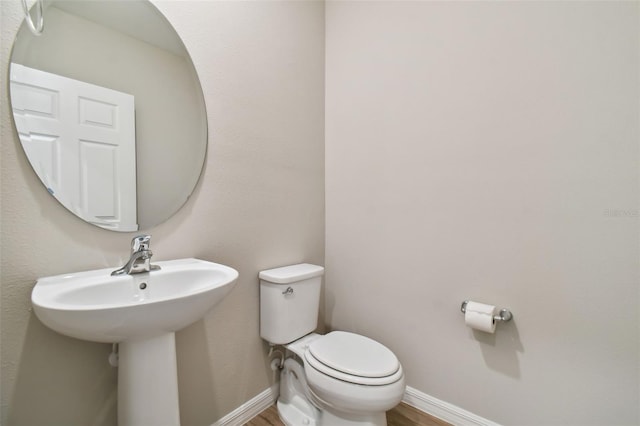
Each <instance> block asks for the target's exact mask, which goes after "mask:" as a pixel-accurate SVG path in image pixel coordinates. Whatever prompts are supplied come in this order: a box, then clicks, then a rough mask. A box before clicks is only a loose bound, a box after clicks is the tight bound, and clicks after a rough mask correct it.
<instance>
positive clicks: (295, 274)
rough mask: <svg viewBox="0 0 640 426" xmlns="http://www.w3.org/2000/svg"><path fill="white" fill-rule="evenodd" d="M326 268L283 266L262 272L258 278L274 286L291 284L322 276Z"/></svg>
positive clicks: (316, 266) (306, 265)
mask: <svg viewBox="0 0 640 426" xmlns="http://www.w3.org/2000/svg"><path fill="white" fill-rule="evenodd" d="M323 273H324V268H323V267H322V266H318V265H312V264H310V263H300V264H298V265H291V266H283V267H281V268H274V269H268V270H266V271H260V274H259V275H258V277H259V278H260V279H261V280H264V281H269V282H270V283H274V284H290V283H293V282H296V281H302V280H308V279H309V278H314V277H319V276H322V274H323Z"/></svg>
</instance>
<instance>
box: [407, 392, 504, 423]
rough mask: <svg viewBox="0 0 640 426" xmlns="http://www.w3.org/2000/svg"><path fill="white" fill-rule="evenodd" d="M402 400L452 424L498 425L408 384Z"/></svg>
mask: <svg viewBox="0 0 640 426" xmlns="http://www.w3.org/2000/svg"><path fill="white" fill-rule="evenodd" d="M402 402H404V403H405V404H408V405H411V406H412V407H415V408H417V409H418V410H420V411H424V412H425V413H427V414H430V415H432V416H433V417H437V418H439V419H441V420H444V421H445V422H447V423H451V424H452V425H454V426H500V425H499V424H498V423H495V422H492V421H491V420H487V419H485V418H483V417H480V416H478V415H476V414H473V413H470V412H469V411H467V410H463V409H462V408H460V407H457V406H455V405H453V404H449V403H448V402H444V401H441V400H439V399H438V398H434V397H432V396H430V395H427V394H426V393H422V392H420V391H419V390H417V389H414V388H412V387H409V386H407V389H406V390H405V392H404V397H403V398H402Z"/></svg>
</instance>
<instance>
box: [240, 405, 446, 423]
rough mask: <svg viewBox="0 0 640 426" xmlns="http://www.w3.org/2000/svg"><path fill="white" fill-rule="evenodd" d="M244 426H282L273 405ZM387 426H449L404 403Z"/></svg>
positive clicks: (395, 410)
mask: <svg viewBox="0 0 640 426" xmlns="http://www.w3.org/2000/svg"><path fill="white" fill-rule="evenodd" d="M245 426H284V423H282V422H281V421H280V417H278V410H277V409H276V406H275V405H272V406H271V407H269V408H267V409H266V410H264V411H263V412H262V413H260V414H258V415H257V416H256V417H254V418H253V419H251V420H250V421H249V423H246V424H245ZM387 426H451V425H450V424H449V423H447V422H445V421H442V420H440V419H437V418H435V417H432V416H430V415H428V414H426V413H423V412H422V411H420V410H418V409H416V408H413V407H412V406H410V405H407V404H405V403H402V402H401V403H400V404H399V405H397V406H396V407H395V408H393V409H392V410H391V411H387Z"/></svg>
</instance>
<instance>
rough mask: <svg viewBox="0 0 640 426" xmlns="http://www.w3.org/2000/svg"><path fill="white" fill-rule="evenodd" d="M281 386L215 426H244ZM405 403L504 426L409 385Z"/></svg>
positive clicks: (480, 424)
mask: <svg viewBox="0 0 640 426" xmlns="http://www.w3.org/2000/svg"><path fill="white" fill-rule="evenodd" d="M279 391H280V389H279V383H275V384H274V385H273V386H271V387H270V388H267V389H265V390H264V391H262V392H260V393H259V394H258V395H256V396H255V397H254V398H252V399H250V400H249V401H247V402H245V403H244V404H242V405H241V406H240V407H238V408H236V409H235V410H233V411H232V412H231V413H229V414H227V415H226V416H224V417H223V418H221V419H220V420H218V421H217V422H215V423H214V424H212V425H211V426H242V425H244V424H245V423H247V422H248V421H249V420H251V419H252V418H254V417H255V416H257V415H258V414H260V413H261V412H263V411H264V410H266V409H267V408H269V407H270V406H271V405H272V404H274V403H275V402H276V400H277V399H278V394H279ZM402 402H404V403H405V404H408V405H411V406H412V407H415V408H417V409H418V410H420V411H424V412H425V413H427V414H430V415H432V416H434V417H437V418H439V419H441V420H444V421H445V422H447V423H451V424H452V425H454V426H500V425H499V424H498V423H495V422H492V421H491V420H487V419H485V418H483V417H480V416H478V415H476V414H473V413H470V412H469V411H467V410H464V409H462V408H460V407H457V406H455V405H453V404H449V403H448V402H445V401H441V400H439V399H438V398H434V397H433V396H430V395H427V394H425V393H422V392H420V391H419V390H417V389H414V388H412V387H410V386H407V389H406V390H405V393H404V397H403V398H402Z"/></svg>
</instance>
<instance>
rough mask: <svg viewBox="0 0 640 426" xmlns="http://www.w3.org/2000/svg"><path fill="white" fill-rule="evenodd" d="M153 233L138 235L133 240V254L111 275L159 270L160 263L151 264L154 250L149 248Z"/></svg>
mask: <svg viewBox="0 0 640 426" xmlns="http://www.w3.org/2000/svg"><path fill="white" fill-rule="evenodd" d="M150 244H151V235H138V236H137V237H134V238H133V239H132V240H131V256H130V258H129V261H128V262H127V263H126V265H124V266H123V267H122V268H120V269H116V270H115V271H113V272H112V273H111V275H125V274H129V275H131V274H140V273H142V272H149V271H157V270H158V269H160V267H159V266H158V265H152V264H151V256H153V252H152V251H151V250H150V249H149V245H150Z"/></svg>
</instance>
